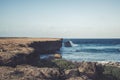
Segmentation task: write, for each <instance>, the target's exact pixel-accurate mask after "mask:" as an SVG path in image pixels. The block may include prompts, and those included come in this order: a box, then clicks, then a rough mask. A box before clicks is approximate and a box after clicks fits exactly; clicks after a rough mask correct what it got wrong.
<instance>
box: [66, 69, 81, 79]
mask: <svg viewBox="0 0 120 80" xmlns="http://www.w3.org/2000/svg"><path fill="white" fill-rule="evenodd" d="M79 74H80V73H79V71H78V69H69V70H65V75H66V77H67V78H69V77H76V76H79Z"/></svg>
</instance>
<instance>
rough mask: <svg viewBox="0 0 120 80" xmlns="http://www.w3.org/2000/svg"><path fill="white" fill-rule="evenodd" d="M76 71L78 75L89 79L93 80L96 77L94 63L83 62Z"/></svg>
mask: <svg viewBox="0 0 120 80" xmlns="http://www.w3.org/2000/svg"><path fill="white" fill-rule="evenodd" d="M78 69H79V72H80V73H84V74H86V75H87V76H88V77H89V78H95V76H96V75H97V70H96V63H94V62H83V63H82V64H81V65H80V66H79V68H78Z"/></svg>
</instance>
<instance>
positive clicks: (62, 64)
mask: <svg viewBox="0 0 120 80" xmlns="http://www.w3.org/2000/svg"><path fill="white" fill-rule="evenodd" d="M52 62H54V63H55V64H56V65H57V66H58V67H59V68H60V69H66V70H67V69H73V68H76V66H75V65H74V63H73V62H71V61H67V60H63V59H59V60H52Z"/></svg>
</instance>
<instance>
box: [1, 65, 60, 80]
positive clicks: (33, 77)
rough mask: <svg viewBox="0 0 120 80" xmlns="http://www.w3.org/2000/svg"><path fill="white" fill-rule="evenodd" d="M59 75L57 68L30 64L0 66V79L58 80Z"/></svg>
mask: <svg viewBox="0 0 120 80" xmlns="http://www.w3.org/2000/svg"><path fill="white" fill-rule="evenodd" d="M59 77H60V72H59V69H58V68H37V67H33V66H30V65H19V66H17V67H16V68H11V67H0V80H59Z"/></svg>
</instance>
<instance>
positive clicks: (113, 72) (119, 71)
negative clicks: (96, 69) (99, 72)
mask: <svg viewBox="0 0 120 80" xmlns="http://www.w3.org/2000/svg"><path fill="white" fill-rule="evenodd" d="M103 74H104V75H109V76H113V77H114V78H115V80H120V68H118V67H114V66H104V72H103Z"/></svg>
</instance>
